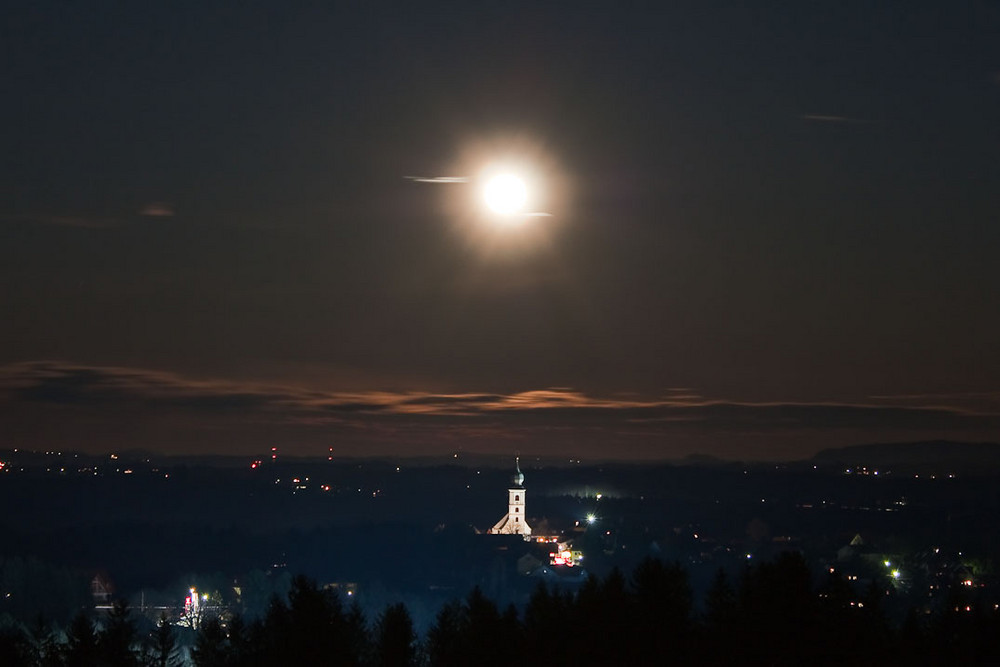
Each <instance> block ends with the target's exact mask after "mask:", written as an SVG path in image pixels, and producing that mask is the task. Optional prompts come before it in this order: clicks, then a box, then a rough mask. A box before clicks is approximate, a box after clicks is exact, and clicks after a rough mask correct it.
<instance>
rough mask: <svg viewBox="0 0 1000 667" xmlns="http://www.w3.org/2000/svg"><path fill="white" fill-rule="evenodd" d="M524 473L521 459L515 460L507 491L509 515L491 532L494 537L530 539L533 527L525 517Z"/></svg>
mask: <svg viewBox="0 0 1000 667" xmlns="http://www.w3.org/2000/svg"><path fill="white" fill-rule="evenodd" d="M524 496H525V490H524V473H522V472H521V461H520V457H516V458H515V459H514V474H513V475H511V478H510V487H509V488H508V489H507V514H506V515H505V516H504V518H502V519H500V521H498V522H497V524H496V525H495V526H493V527H492V528H491V529H490V530H489V532H490V533H491V534H493V535H521V536H523V537H524V539H528V536H529V535H531V526H529V525H528V521H527V519H526V518H525V515H524Z"/></svg>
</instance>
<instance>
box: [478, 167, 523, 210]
mask: <svg viewBox="0 0 1000 667" xmlns="http://www.w3.org/2000/svg"><path fill="white" fill-rule="evenodd" d="M483 196H484V197H485V199H486V205H487V206H488V207H489V209H490V210H491V211H493V212H494V213H497V214H498V215H513V214H515V213H517V212H519V211H520V210H521V209H522V208H524V204H525V202H526V201H527V199H528V188H527V187H526V186H525V185H524V181H522V180H521V179H520V178H518V177H517V176H514V175H513V174H501V175H499V176H494V177H493V178H491V179H490V180H489V181H487V182H486V188H485V189H484V190H483Z"/></svg>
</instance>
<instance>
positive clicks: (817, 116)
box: [799, 113, 872, 124]
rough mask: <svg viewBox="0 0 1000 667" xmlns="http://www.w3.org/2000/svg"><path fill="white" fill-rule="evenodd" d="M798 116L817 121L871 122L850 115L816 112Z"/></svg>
mask: <svg viewBox="0 0 1000 667" xmlns="http://www.w3.org/2000/svg"><path fill="white" fill-rule="evenodd" d="M799 118H801V119H802V120H811V121H816V122H819V123H855V124H867V123H871V122H872V121H870V120H867V119H865V118H851V117H850V116H835V115H831V114H818V113H806V114H799Z"/></svg>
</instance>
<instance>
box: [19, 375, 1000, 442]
mask: <svg viewBox="0 0 1000 667" xmlns="http://www.w3.org/2000/svg"><path fill="white" fill-rule="evenodd" d="M935 402H936V403H939V404H938V405H933V406H920V405H913V403H912V397H897V398H896V400H892V401H890V400H888V398H887V397H879V399H878V400H873V401H872V402H871V403H832V402H831V403H822V402H819V403H800V402H746V401H731V400H722V399H705V398H700V397H696V396H694V395H693V394H680V395H673V396H671V395H668V396H666V397H660V398H639V397H636V398H629V399H623V398H607V397H600V396H592V395H588V394H586V393H584V392H580V391H575V390H573V389H570V388H548V389H536V390H529V391H523V392H515V393H510V394H489V393H452V394H438V393H432V392H417V391H412V392H378V391H365V392H325V391H316V390H307V389H303V388H299V387H294V386H280V385H264V384H257V383H246V382H234V381H228V380H201V379H192V378H188V377H184V376H181V375H177V374H174V373H167V372H162V371H153V370H148V369H136V368H126V367H113V366H86V365H82V364H72V363H67V362H60V361H33V362H21V363H15V364H9V365H7V366H2V367H0V410H3V411H4V412H8V413H10V414H13V413H15V412H17V411H18V410H20V409H21V408H24V407H25V406H46V405H48V406H63V407H69V408H72V407H80V408H84V409H85V410H86V411H87V412H88V413H89V412H94V411H96V412H100V411H102V410H104V411H106V414H107V415H108V417H109V418H111V417H112V416H113V415H114V414H116V413H117V411H118V410H120V409H129V410H133V411H134V410H138V411H140V412H141V411H143V410H148V411H152V412H156V413H161V412H162V411H164V410H171V411H181V412H183V413H185V414H189V415H201V416H202V418H204V419H207V420H211V419H213V418H223V417H226V416H227V415H228V416H229V417H230V418H236V417H239V418H240V419H243V418H253V419H254V420H258V421H260V420H263V421H266V422H270V423H274V424H287V425H295V424H298V425H322V424H338V425H348V426H351V427H353V428H360V429H369V428H374V427H377V426H381V427H392V426H395V427H399V428H403V426H404V425H405V428H414V427H420V428H427V429H431V430H434V429H439V428H451V427H459V426H461V427H467V426H470V425H475V424H478V426H477V428H479V427H484V426H486V425H490V427H491V428H492V427H494V426H495V427H496V428H499V429H501V430H502V429H514V430H523V429H527V430H529V431H537V430H539V429H541V430H543V431H544V430H550V429H598V430H609V431H621V430H627V429H629V428H631V427H632V426H636V427H638V426H642V427H644V428H645V429H647V431H646V432H647V433H648V432H650V431H649V430H648V429H652V431H651V432H654V433H660V434H661V435H666V434H667V433H670V432H673V431H674V430H676V429H688V430H690V429H696V430H698V431H701V432H705V433H711V432H774V433H780V432H790V431H819V430H829V429H866V430H869V431H884V430H887V429H906V430H915V431H924V432H927V431H941V432H944V431H963V430H967V429H984V428H986V429H996V428H1000V409H992V410H988V409H984V410H980V411H971V410H969V408H968V406H967V405H962V404H953V405H947V404H945V403H946V402H945V401H944V400H940V401H935ZM956 403H960V402H956ZM981 407H984V408H986V407H988V406H981ZM993 407H994V408H996V406H993Z"/></svg>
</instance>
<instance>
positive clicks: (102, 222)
mask: <svg viewBox="0 0 1000 667" xmlns="http://www.w3.org/2000/svg"><path fill="white" fill-rule="evenodd" d="M4 219H5V220H8V221H10V222H22V223H29V224H36V225H52V226H55V227H76V228H78V229H109V228H111V227H117V226H118V225H120V224H121V221H120V220H118V219H116V218H103V217H94V216H83V215H12V216H5V217H4Z"/></svg>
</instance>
